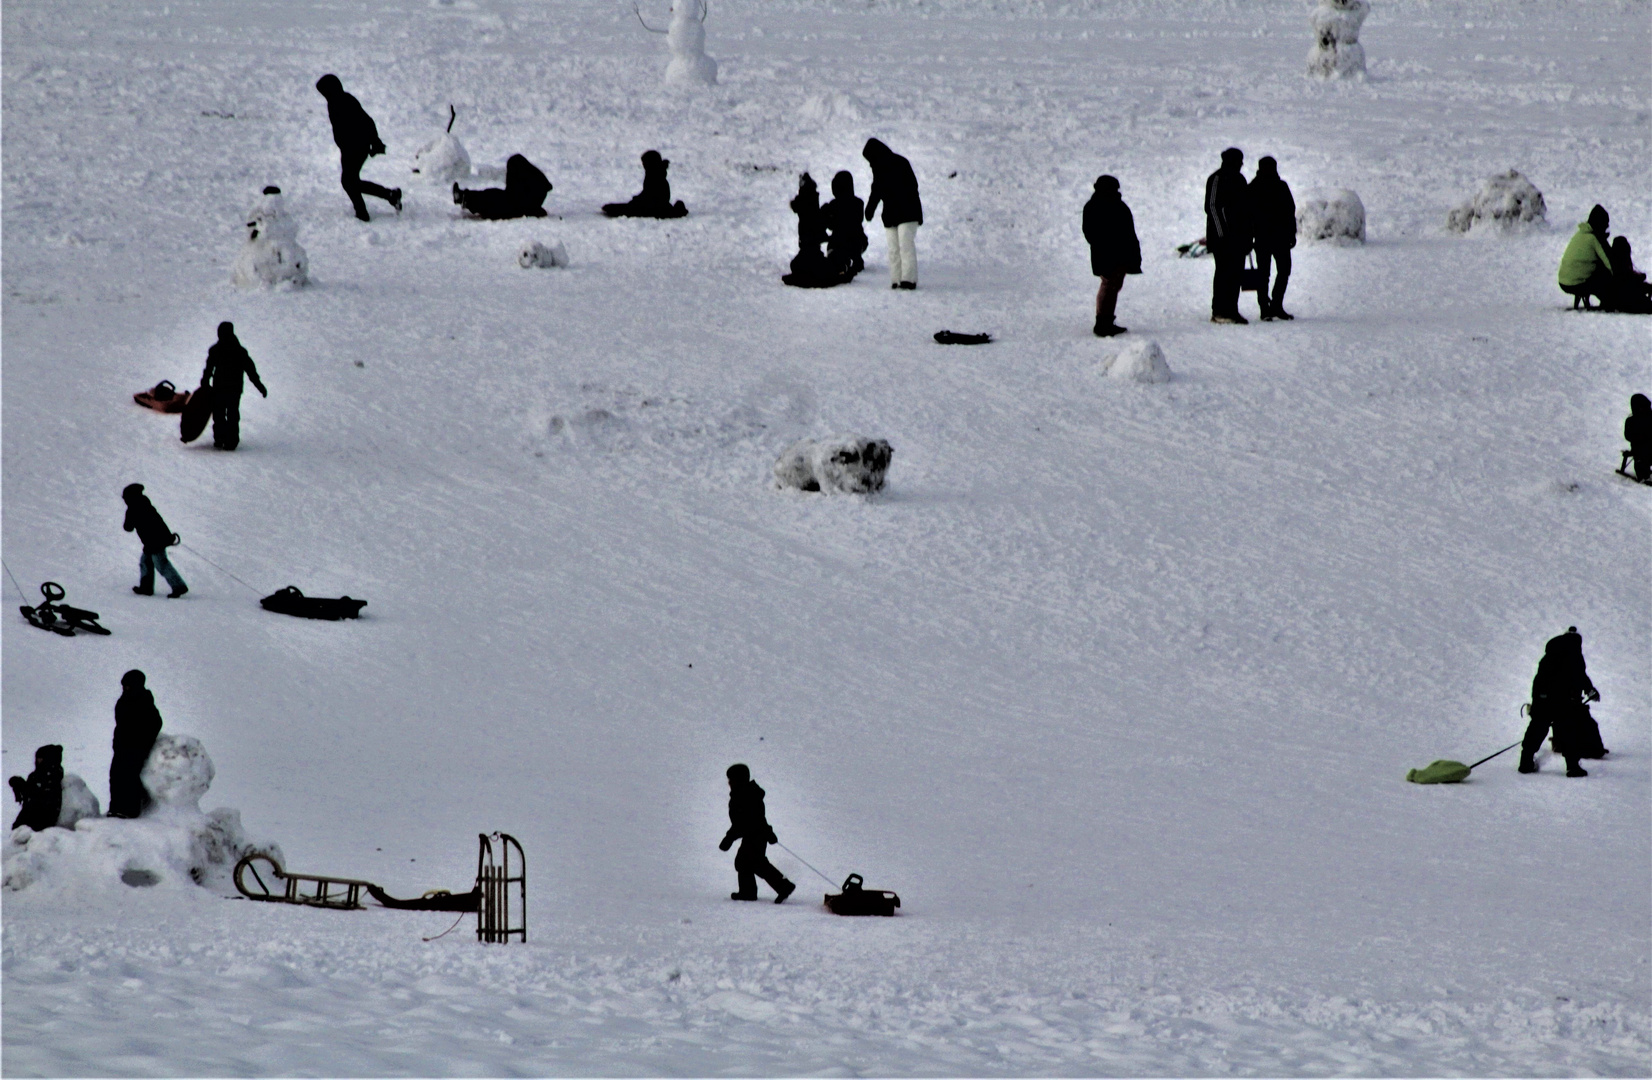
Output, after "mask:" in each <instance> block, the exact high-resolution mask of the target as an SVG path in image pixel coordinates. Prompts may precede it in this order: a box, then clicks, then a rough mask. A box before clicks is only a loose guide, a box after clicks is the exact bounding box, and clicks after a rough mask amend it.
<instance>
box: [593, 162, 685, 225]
mask: <svg viewBox="0 0 1652 1080" xmlns="http://www.w3.org/2000/svg"><path fill="white" fill-rule="evenodd" d="M670 168H671V162H670V161H669V160H668V159H666V158H663V157H661V156H660V152H659V151H658V150H644V151H643V154H642V191H640V192H638V193H637V194H635V195H633V196H631V199H630V201H629V202H622V203H605V204H603V207H602V212H603V213H604V214H607V215H608V216H609V217H647V218H680V217H687V216H688V207H686V206H684V205H683V203H682V200H680V199H679V200H678V201H677V202H675V203H673V202H672V201H671V181H670V180H667V179H666V175H665V174H666V172H667V171H668V170H669V169H670Z"/></svg>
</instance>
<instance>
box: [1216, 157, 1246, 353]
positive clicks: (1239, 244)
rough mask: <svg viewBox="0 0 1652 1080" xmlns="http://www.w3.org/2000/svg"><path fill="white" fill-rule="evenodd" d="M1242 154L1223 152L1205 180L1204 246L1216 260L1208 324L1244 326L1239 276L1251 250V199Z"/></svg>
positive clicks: (1244, 319)
mask: <svg viewBox="0 0 1652 1080" xmlns="http://www.w3.org/2000/svg"><path fill="white" fill-rule="evenodd" d="M1244 163H1245V154H1244V151H1242V150H1239V149H1238V148H1236V147H1232V146H1230V147H1228V148H1227V149H1226V150H1223V151H1222V167H1221V168H1219V169H1217V170H1216V171H1215V172H1213V173H1211V174H1210V178H1209V179H1207V180H1206V181H1205V246H1206V247H1207V248H1209V249H1210V253H1211V254H1212V255H1214V256H1215V257H1216V276H1215V279H1214V280H1213V281H1212V282H1211V296H1210V321H1211V322H1214V323H1235V324H1238V325H1241V326H1242V325H1244V324H1246V323H1248V322H1250V320H1249V319H1247V318H1245V317H1244V316H1243V315H1241V314H1239V288H1240V285H1241V273H1242V272H1243V270H1244V269H1245V255H1246V254H1248V253H1249V252H1250V248H1251V222H1250V199H1249V198H1248V197H1247V196H1246V194H1245V174H1244V173H1243V172H1241V171H1240V168H1241V166H1243V165H1244Z"/></svg>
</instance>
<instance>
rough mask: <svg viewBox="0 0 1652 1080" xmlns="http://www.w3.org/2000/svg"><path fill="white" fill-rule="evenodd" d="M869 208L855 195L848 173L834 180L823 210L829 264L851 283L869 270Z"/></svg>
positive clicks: (853, 185)
mask: <svg viewBox="0 0 1652 1080" xmlns="http://www.w3.org/2000/svg"><path fill="white" fill-rule="evenodd" d="M865 213H866V204H865V203H863V202H861V200H860V197H859V196H858V195H856V194H855V178H854V176H853V175H852V174H851V173H850V172H849V171H848V170H847V169H844V170H840V171H839V172H838V174H837V175H836V176H834V177H832V201H831V202H829V203H827V204H826V205H825V206H822V207H821V208H820V218H821V221H822V222H823V223H824V224H825V226H826V263H827V266H828V267H829V268H830V269H831V271H832V272H833V273H834V274H836V275H837V276H838V277H839V278H841V279H842V280H843V281H845V282H848V281H852V280H853V279H854V276H855V275H856V274H858V273H860V272H861V271H862V270H864V269H866V262H865V260H864V258H863V256H865V254H866V227H865V217H864V215H865Z"/></svg>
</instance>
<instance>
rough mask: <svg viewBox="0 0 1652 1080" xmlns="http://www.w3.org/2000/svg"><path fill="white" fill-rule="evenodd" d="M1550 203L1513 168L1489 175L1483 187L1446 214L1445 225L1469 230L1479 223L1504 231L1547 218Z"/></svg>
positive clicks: (1537, 223)
mask: <svg viewBox="0 0 1652 1080" xmlns="http://www.w3.org/2000/svg"><path fill="white" fill-rule="evenodd" d="M1547 214H1548V207H1546V206H1545V205H1544V204H1543V193H1542V192H1541V191H1539V190H1537V187H1536V186H1535V185H1534V184H1533V183H1532V182H1531V181H1530V180H1527V179H1526V178H1525V177H1524V176H1521V175H1520V173H1519V172H1518V171H1516V170H1514V169H1510V170H1509V171H1508V172H1506V173H1498V174H1497V175H1496V176H1491V177H1487V178H1486V182H1485V183H1483V184H1481V185H1480V190H1479V191H1476V192H1475V193H1474V196H1473V197H1472V198H1471V199H1469V200H1468V201H1467V202H1465V203H1464V204H1463V205H1461V206H1457V207H1453V208H1452V210H1451V211H1450V213H1448V214H1446V228H1448V229H1450V230H1451V231H1452V232H1460V233H1466V232H1468V231H1469V230H1471V229H1474V228H1476V227H1478V226H1482V225H1485V226H1495V227H1496V228H1498V229H1501V230H1502V231H1504V232H1507V231H1509V230H1511V229H1517V228H1521V227H1525V226H1531V225H1541V224H1543V223H1544V221H1545V220H1546V215H1547Z"/></svg>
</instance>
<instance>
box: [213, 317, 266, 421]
mask: <svg viewBox="0 0 1652 1080" xmlns="http://www.w3.org/2000/svg"><path fill="white" fill-rule="evenodd" d="M243 378H245V379H251V380H252V385H253V387H254V389H256V390H257V391H258V393H259V395H260V396H262V397H269V396H270V392H269V391H268V390H266V389H265V388H264V384H263V382H262V381H260V380H259V378H258V367H257V365H255V364H254V363H253V362H252V356H251V355H250V354H248V352H247V350H246V349H245V348H243V347H242V346H241V342H240V340H239V339H238V338H237V337H236V336H235V324H234V323H231V322H221V323H219V324H218V340H217V341H216V342H214V343H213V345H212V347H211V348H209V349H208V350H207V358H206V366H205V367H204V368H202V369H201V386H203V387H204V388H205V389H206V391H207V392H208V393H209V394H211V395H212V445H213V446H216V447H217V448H218V449H220V450H234V449H235V448H236V447H237V446H240V445H241V392H242V391H243V390H245V389H246V384H245V383H244V382H242V379H243Z"/></svg>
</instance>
